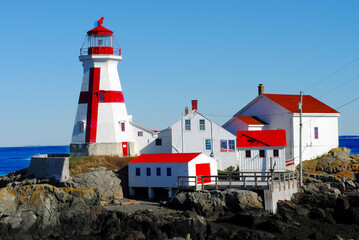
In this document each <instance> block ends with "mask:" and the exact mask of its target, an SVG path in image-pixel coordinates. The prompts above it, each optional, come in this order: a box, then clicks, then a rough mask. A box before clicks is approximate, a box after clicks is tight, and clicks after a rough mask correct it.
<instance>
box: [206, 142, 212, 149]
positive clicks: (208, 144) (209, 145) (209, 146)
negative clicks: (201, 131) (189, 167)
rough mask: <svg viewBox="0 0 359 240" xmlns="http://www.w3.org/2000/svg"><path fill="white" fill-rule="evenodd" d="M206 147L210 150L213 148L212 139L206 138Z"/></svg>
mask: <svg viewBox="0 0 359 240" xmlns="http://www.w3.org/2000/svg"><path fill="white" fill-rule="evenodd" d="M205 148H206V150H208V151H211V150H212V144H211V139H206V140H205Z"/></svg>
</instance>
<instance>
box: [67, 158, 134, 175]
mask: <svg viewBox="0 0 359 240" xmlns="http://www.w3.org/2000/svg"><path fill="white" fill-rule="evenodd" d="M134 158H135V157H112V156H84V157H70V159H69V165H70V166H69V168H70V175H71V176H73V177H74V176H76V175H77V174H80V173H85V172H89V171H91V168H98V167H105V168H106V169H107V170H120V169H121V168H124V167H126V166H127V165H128V162H129V161H131V160H132V159H134Z"/></svg>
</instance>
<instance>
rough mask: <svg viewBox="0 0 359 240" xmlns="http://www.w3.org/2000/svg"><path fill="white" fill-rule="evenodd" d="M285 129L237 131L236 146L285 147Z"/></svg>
mask: <svg viewBox="0 0 359 240" xmlns="http://www.w3.org/2000/svg"><path fill="white" fill-rule="evenodd" d="M285 146H287V138H286V134H285V130H257V131H237V147H241V148H243V147H285Z"/></svg>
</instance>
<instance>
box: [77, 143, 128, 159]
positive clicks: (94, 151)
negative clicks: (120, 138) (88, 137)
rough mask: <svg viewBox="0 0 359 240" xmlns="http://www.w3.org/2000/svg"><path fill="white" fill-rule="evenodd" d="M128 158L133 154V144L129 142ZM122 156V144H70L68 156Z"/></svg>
mask: <svg viewBox="0 0 359 240" xmlns="http://www.w3.org/2000/svg"><path fill="white" fill-rule="evenodd" d="M128 145H129V156H132V155H131V154H132V153H134V143H132V142H130V143H128ZM90 155H94V156H119V157H122V156H123V151H122V143H71V144H70V156H71V157H82V156H90Z"/></svg>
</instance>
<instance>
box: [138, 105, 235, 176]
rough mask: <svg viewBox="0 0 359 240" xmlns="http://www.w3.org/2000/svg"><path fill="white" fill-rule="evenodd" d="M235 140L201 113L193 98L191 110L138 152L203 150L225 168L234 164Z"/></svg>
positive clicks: (230, 134) (222, 168)
mask: <svg viewBox="0 0 359 240" xmlns="http://www.w3.org/2000/svg"><path fill="white" fill-rule="evenodd" d="M235 143H236V135H235V134H232V133H230V132H229V131H227V130H226V129H224V128H223V127H221V126H220V125H218V124H217V123H215V122H214V121H213V120H211V119H210V118H208V117H207V116H205V115H203V114H202V113H200V112H199V111H198V101H197V100H192V111H191V112H189V113H186V115H185V116H183V117H182V118H181V119H180V120H179V121H177V122H176V123H175V124H173V125H172V126H170V127H169V128H167V129H164V130H162V131H160V132H159V133H158V137H157V139H156V140H155V141H154V142H152V143H150V144H149V145H148V146H146V147H145V148H143V149H142V151H141V154H142V153H193V152H202V153H204V154H206V155H208V156H211V157H213V158H214V159H215V160H216V161H217V165H218V169H221V170H225V169H226V168H228V167H230V166H233V167H235V168H236V167H237V161H236V146H235Z"/></svg>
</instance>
